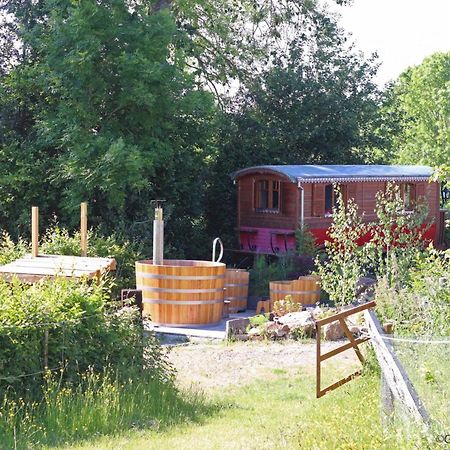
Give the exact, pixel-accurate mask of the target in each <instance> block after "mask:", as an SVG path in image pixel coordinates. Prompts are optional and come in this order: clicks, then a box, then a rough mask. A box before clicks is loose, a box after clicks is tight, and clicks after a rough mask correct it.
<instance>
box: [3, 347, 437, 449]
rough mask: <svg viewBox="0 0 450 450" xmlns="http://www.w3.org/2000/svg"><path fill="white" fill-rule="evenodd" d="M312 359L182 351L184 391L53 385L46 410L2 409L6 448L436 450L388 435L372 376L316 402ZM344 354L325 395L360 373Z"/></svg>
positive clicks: (148, 385) (307, 352)
mask: <svg viewBox="0 0 450 450" xmlns="http://www.w3.org/2000/svg"><path fill="white" fill-rule="evenodd" d="M329 345H331V344H329ZM330 348H331V347H330ZM313 350H314V345H313V344H310V343H303V344H299V343H289V344H279V343H263V342H261V343H249V344H247V343H236V344H233V345H223V344H219V345H218V344H214V345H211V344H200V345H189V346H185V347H184V346H182V347H177V348H174V349H173V351H172V353H171V360H172V362H173V363H174V364H175V366H176V367H177V369H178V371H179V378H178V380H179V381H178V383H179V390H177V389H173V387H171V386H168V387H167V388H165V389H161V385H160V384H159V383H155V382H153V381H151V380H145V379H138V378H136V379H133V381H132V382H129V383H123V382H121V383H118V382H117V381H114V379H113V378H106V379H105V378H104V377H97V376H94V375H93V376H91V377H88V379H87V385H85V389H84V390H82V391H81V390H78V391H68V390H64V389H63V390H60V391H58V390H57V389H55V386H52V385H49V390H48V394H47V395H46V400H45V402H44V403H43V404H41V405H38V406H36V407H34V408H32V409H29V410H27V409H26V408H24V406H23V405H15V406H14V407H11V405H10V406H9V409H8V408H6V407H5V405H3V407H2V409H1V413H2V415H1V417H0V437H1V439H0V448H1V449H12V448H17V449H27V450H28V449H34V448H39V449H42V448H45V449H55V448H59V449H66V450H67V449H78V450H81V449H84V450H87V449H92V450H93V449H100V450H101V449H105V450H106V449H114V450H120V449H124V450H125V449H129V450H139V449H142V450H144V449H177V450H179V449H180V450H184V449H189V450H191V449H192V450H197V449H205V450H206V449H220V450H221V449H245V450H247V449H255V450H256V449H258V450H259V449H278V448H279V449H286V448H287V449H312V450H313V449H319V450H322V449H347V450H350V449H355V450H356V449H358V450H359V449H389V450H390V449H393V448H395V449H419V448H420V449H421V448H425V449H426V448H436V445H432V444H435V443H432V444H429V443H427V442H425V441H423V440H422V439H420V438H419V439H413V438H412V437H411V435H410V436H409V441H407V440H405V438H404V436H401V435H400V431H399V430H400V429H401V427H398V430H397V429H395V427H393V428H392V429H390V430H387V429H383V427H382V426H381V423H380V390H379V381H378V380H379V376H378V375H377V374H376V373H375V372H373V371H367V372H366V373H365V375H364V376H362V377H359V378H357V379H355V380H353V381H352V382H351V383H349V384H347V385H345V386H343V387H341V388H339V389H338V390H336V391H334V392H331V393H329V394H327V395H326V396H325V397H323V398H321V399H319V400H317V399H316V398H315V375H314V358H313V356H312V355H313V354H314V353H313ZM345 353H348V355H345V354H343V355H342V356H339V358H337V359H336V361H332V360H330V361H328V362H327V363H326V364H325V367H324V369H323V386H325V385H327V384H329V383H332V382H334V381H336V380H337V379H339V378H340V377H342V376H345V375H347V374H349V373H350V372H352V371H353V370H354V369H355V365H357V364H358V363H357V362H356V361H355V358H354V355H353V353H352V352H345ZM191 385H194V386H195V388H192V387H191V388H190V386H191ZM86 386H87V388H86ZM199 389H203V390H204V392H200V391H199ZM13 425H14V427H13Z"/></svg>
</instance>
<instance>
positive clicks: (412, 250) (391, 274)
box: [364, 183, 429, 285]
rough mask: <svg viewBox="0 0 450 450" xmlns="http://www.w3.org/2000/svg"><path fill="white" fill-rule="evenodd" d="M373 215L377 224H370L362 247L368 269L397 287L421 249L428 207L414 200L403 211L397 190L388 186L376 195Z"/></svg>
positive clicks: (394, 186)
mask: <svg viewBox="0 0 450 450" xmlns="http://www.w3.org/2000/svg"><path fill="white" fill-rule="evenodd" d="M375 213H376V216H377V219H378V221H377V222H375V223H371V224H370V226H369V229H370V233H371V239H370V242H369V243H368V244H366V245H365V246H364V251H365V253H366V255H367V259H368V262H369V265H370V268H371V269H372V271H373V272H374V273H375V274H376V275H377V276H378V277H386V279H387V281H388V283H389V284H390V285H394V284H401V283H402V282H403V281H404V280H405V276H406V275H407V274H408V269H409V267H411V266H412V265H413V264H414V261H415V259H416V257H417V255H418V253H419V252H420V251H421V250H422V249H423V247H424V242H423V234H424V232H425V231H426V230H427V227H425V228H424V226H423V224H424V223H425V222H426V217H427V215H428V208H427V206H426V204H424V203H422V202H421V199H418V204H417V205H414V208H413V210H412V211H407V210H406V207H405V203H404V201H403V199H402V198H401V194H400V187H399V186H398V185H395V184H391V183H388V185H387V186H386V190H385V191H384V192H382V191H380V192H378V193H377V194H376V207H375ZM428 227H429V226H428Z"/></svg>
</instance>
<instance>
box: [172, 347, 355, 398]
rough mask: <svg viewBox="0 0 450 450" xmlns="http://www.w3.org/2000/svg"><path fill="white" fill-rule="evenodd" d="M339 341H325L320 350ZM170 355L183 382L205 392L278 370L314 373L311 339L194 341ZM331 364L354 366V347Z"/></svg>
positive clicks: (313, 353) (179, 378)
mask: <svg viewBox="0 0 450 450" xmlns="http://www.w3.org/2000/svg"><path fill="white" fill-rule="evenodd" d="M339 345H342V343H336V342H327V343H323V345H322V353H323V352H325V351H328V350H331V349H332V348H335V347H336V346H339ZM169 359H170V361H171V362H172V363H173V364H174V366H175V367H176V369H177V371H178V382H179V383H180V385H182V386H185V387H186V386H187V387H188V386H195V387H199V388H200V389H202V390H204V391H205V392H208V391H214V390H216V389H223V388H226V387H227V386H236V385H239V386H242V385H244V384H248V383H251V382H252V381H254V380H256V379H267V378H268V377H269V378H270V376H271V374H272V375H274V374H275V373H276V372H279V371H280V370H285V371H286V372H288V371H295V370H298V369H299V368H301V369H302V370H306V371H308V372H309V371H311V373H315V362H316V346H315V344H314V343H310V342H307V343H303V342H295V341H284V342H271V341H269V342H236V343H232V344H225V343H210V342H208V343H204V342H195V343H190V344H187V345H182V346H176V347H172V348H171V350H170V353H169ZM332 360H333V363H332V364H333V365H335V366H336V365H337V366H339V367H343V368H350V367H354V366H355V365H356V364H357V363H358V360H357V358H356V355H355V353H354V352H353V351H346V352H344V353H341V354H339V355H337V356H336V357H333V358H332Z"/></svg>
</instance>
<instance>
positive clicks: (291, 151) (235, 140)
mask: <svg viewBox="0 0 450 450" xmlns="http://www.w3.org/2000/svg"><path fill="white" fill-rule="evenodd" d="M346 39H347V38H346V35H345V33H344V32H343V31H342V30H341V29H340V28H339V27H338V25H337V23H336V21H335V19H334V18H333V17H332V16H330V15H329V14H328V13H326V11H322V12H321V13H320V14H316V15H315V18H314V27H313V28H311V31H309V33H308V36H305V33H304V30H302V29H301V30H299V31H298V33H297V34H296V38H295V39H293V40H292V42H291V44H290V48H289V49H288V53H287V54H286V55H285V57H283V56H279V57H278V58H277V59H276V62H275V64H274V65H273V66H269V67H268V68H266V71H265V73H264V74H263V76H262V77H261V78H260V79H255V80H254V83H253V85H252V86H251V87H250V88H249V89H243V90H241V92H240V93H239V95H238V96H237V97H236V98H235V99H234V101H233V103H232V105H231V107H230V112H228V113H225V114H224V117H223V119H222V120H221V135H220V144H219V149H220V150H219V153H218V155H217V158H216V160H215V162H214V164H213V169H212V174H213V176H212V179H211V189H210V197H209V205H210V212H209V214H208V216H209V217H212V218H213V221H212V222H211V228H213V229H219V230H224V231H225V230H226V229H228V230H231V229H232V228H233V222H232V221H233V220H234V204H235V188H234V187H233V186H231V183H230V180H229V178H227V177H226V174H230V173H232V172H233V171H235V170H237V169H240V168H243V167H247V166H252V165H259V164H346V163H347V164H348V163H358V162H364V161H365V160H366V159H367V158H368V149H371V135H370V123H371V122H372V121H373V120H374V119H375V118H376V113H377V109H378V91H377V88H376V86H375V85H374V83H373V82H372V77H373V75H374V73H375V72H376V68H377V66H376V63H375V61H374V60H368V61H366V60H364V59H363V58H362V56H361V55H360V54H358V53H357V52H356V51H354V50H353V49H352V48H351V47H349V46H348V44H347V42H346ZM219 196H220V197H221V198H222V199H223V201H222V204H221V208H220V210H219V211H217V212H216V214H215V215H213V214H212V210H213V209H214V208H215V202H216V199H217V198H218V197H219Z"/></svg>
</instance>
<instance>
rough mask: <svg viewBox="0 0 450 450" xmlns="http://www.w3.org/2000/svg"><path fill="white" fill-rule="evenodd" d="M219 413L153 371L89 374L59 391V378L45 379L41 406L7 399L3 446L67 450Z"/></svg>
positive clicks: (0, 419) (1, 419) (0, 421)
mask: <svg viewBox="0 0 450 450" xmlns="http://www.w3.org/2000/svg"><path fill="white" fill-rule="evenodd" d="M143 400H144V401H143ZM217 409H218V408H217V406H216V405H215V404H211V403H207V402H206V401H205V399H204V398H203V396H202V395H200V394H197V393H193V392H180V391H178V389H176V388H175V386H174V385H173V384H172V383H161V382H160V381H158V380H155V378H154V377H153V376H152V373H151V371H138V370H135V371H134V372H132V373H130V374H129V377H127V378H126V379H123V378H121V377H118V376H117V374H116V373H115V372H114V371H113V370H110V369H107V370H105V371H104V372H102V373H96V372H94V371H92V370H88V371H87V372H86V373H84V374H82V375H81V382H80V383H79V384H78V385H77V386H69V387H67V386H61V383H60V379H59V375H51V374H47V375H46V377H45V389H44V397H43V399H42V400H41V401H39V402H34V403H30V402H24V401H23V400H22V399H19V400H14V399H9V398H7V397H5V398H4V399H3V401H2V415H1V416H0V434H1V436H2V440H1V443H0V447H1V448H5V449H6V448H27V449H35V448H36V449H37V448H43V447H48V446H51V447H53V446H59V445H62V446H66V445H67V444H68V443H73V442H77V441H81V440H85V439H89V438H91V439H92V438H93V437H94V436H99V435H107V434H110V435H114V434H116V433H120V432H123V431H124V430H127V429H131V428H133V429H136V428H138V429H139V428H143V429H147V430H148V429H153V430H163V429H165V428H167V427H168V426H170V425H174V424H177V423H183V422H187V421H192V420H198V419H200V418H201V417H202V416H204V415H207V414H212V413H214V412H215V411H216V410H217Z"/></svg>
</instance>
